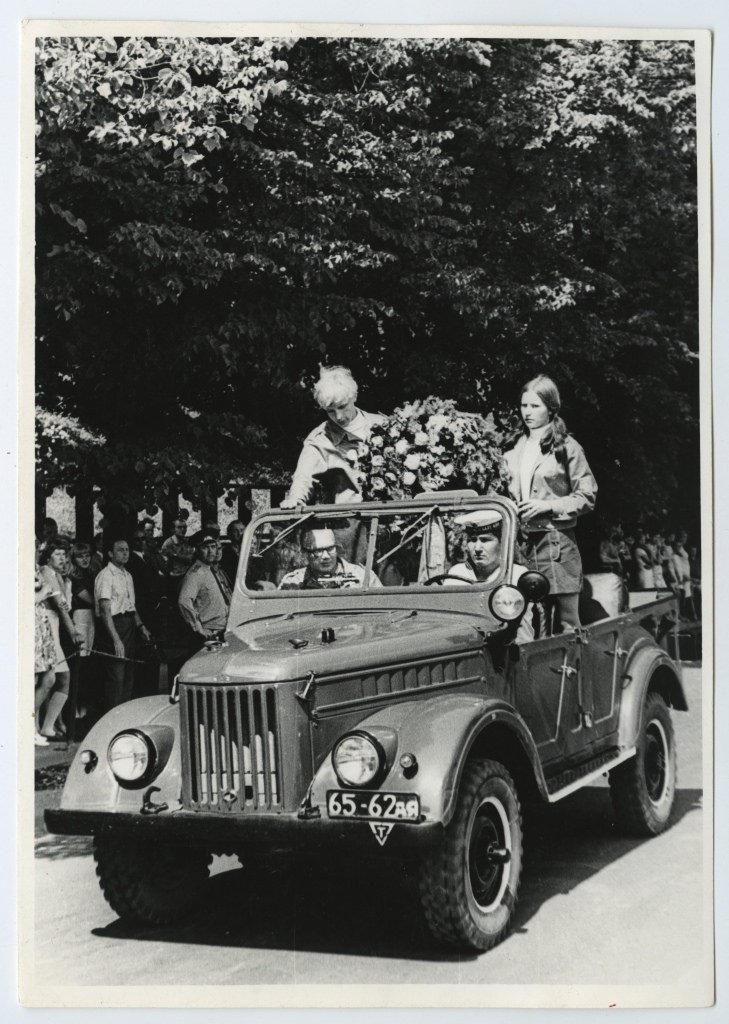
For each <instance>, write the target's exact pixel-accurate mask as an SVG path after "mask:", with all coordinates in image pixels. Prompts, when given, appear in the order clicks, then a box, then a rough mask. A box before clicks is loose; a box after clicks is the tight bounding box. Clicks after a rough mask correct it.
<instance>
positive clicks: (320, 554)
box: [278, 529, 382, 590]
mask: <svg viewBox="0 0 729 1024" xmlns="http://www.w3.org/2000/svg"><path fill="white" fill-rule="evenodd" d="M302 547H303V549H304V552H305V554H306V560H307V563H308V564H307V565H305V566H304V567H303V568H302V569H294V570H293V572H289V573H286V575H285V576H284V578H283V579H282V580H281V582H280V583H279V587H278V589H279V590H327V589H330V588H337V589H340V588H341V589H351V588H352V587H363V586H364V579H365V570H364V568H363V567H362V566H361V565H354V564H353V563H352V562H347V561H345V559H344V558H340V557H339V556H338V554H337V544H336V538H335V536H334V531H333V530H317V529H312V530H307V531H306V533H305V534H304V537H303V540H302ZM369 585H370V586H371V587H381V586H382V583H381V582H380V580H379V579H378V578H377V576H376V575H375V574H374V573H373V572H371V573H370V577H369Z"/></svg>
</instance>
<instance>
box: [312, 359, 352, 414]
mask: <svg viewBox="0 0 729 1024" xmlns="http://www.w3.org/2000/svg"><path fill="white" fill-rule="evenodd" d="M314 398H315V399H316V402H317V403H318V405H319V406H321V408H322V409H326V408H327V406H329V405H334V403H335V402H350V401H352V402H356V401H357V383H356V381H355V379H354V377H353V376H352V373H351V371H350V370H348V369H347V367H346V366H321V367H320V368H319V380H318V381H317V382H316V384H315V385H314Z"/></svg>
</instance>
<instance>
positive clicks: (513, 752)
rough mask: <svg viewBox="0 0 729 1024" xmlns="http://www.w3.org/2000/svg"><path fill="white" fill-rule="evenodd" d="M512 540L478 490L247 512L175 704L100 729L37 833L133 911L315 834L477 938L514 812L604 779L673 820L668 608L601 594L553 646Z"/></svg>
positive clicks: (140, 912) (451, 937) (513, 875)
mask: <svg viewBox="0 0 729 1024" xmlns="http://www.w3.org/2000/svg"><path fill="white" fill-rule="evenodd" d="M517 530H518V524H517V517H516V512H515V508H514V506H513V504H512V503H511V502H510V501H508V500H507V499H503V498H496V497H477V496H476V495H475V494H473V493H472V492H452V493H449V492H442V493H437V494H430V495H420V496H419V497H417V498H414V499H412V500H409V501H392V502H387V503H364V504H360V505H344V506H343V505H330V506H320V507H317V508H310V509H307V510H304V511H303V512H292V511H291V510H288V511H271V512H267V513H264V514H262V515H259V516H257V517H256V518H254V520H253V522H252V523H251V524H250V525H249V527H248V529H247V532H246V535H245V537H244V540H243V545H242V550H241V557H240V564H239V569H238V577H237V580H236V585H235V590H234V595H233V599H232V603H231V607H230V613H229V619H228V626H227V629H226V630H225V632H224V634H223V635H222V636H220V637H219V638H217V639H213V640H211V641H209V642H208V643H206V645H205V647H204V649H202V650H200V651H199V652H198V653H197V654H195V655H194V656H193V657H192V658H191V659H190V660H189V661H188V662H187V663H186V664H185V665H184V667H183V669H182V671H181V672H180V675H179V677H178V679H177V680H176V681H175V685H174V688H173V690H172V693H171V694H170V695H160V696H158V697H146V698H143V699H141V700H136V701H131V702H129V703H127V704H124V705H121V706H120V707H117V708H115V709H114V710H113V711H111V712H110V713H109V714H107V715H106V716H105V717H104V718H102V719H101V721H99V722H98V723H97V724H96V726H95V727H94V728H93V729H92V730H91V732H90V733H89V734H88V736H87V737H86V739H85V741H84V742H83V744H82V745H81V749H79V751H78V753H77V755H76V757H75V760H74V762H73V764H72V766H71V768H70V772H69V775H68V779H67V782H66V786H65V789H64V792H63V796H62V801H61V806H60V808H59V809H57V810H53V811H47V812H46V823H47V825H48V827H49V829H50V830H51V831H53V832H59V833H65V834H85V835H93V836H94V852H95V858H96V863H97V874H98V876H99V879H100V883H101V887H102V889H103V891H104V894H105V896H106V898H107V900H108V902H109V903H110V904H111V906H112V908H113V909H114V910H115V911H116V913H118V914H119V915H120V916H121V917H123V918H132V919H136V920H141V921H146V922H150V923H164V922H171V921H173V920H175V919H177V918H178V917H180V916H181V915H183V914H184V913H187V912H189V911H190V910H191V908H192V907H193V906H194V905H195V904H196V903H197V902H198V901H200V900H201V899H202V898H203V897H204V892H205V887H206V878H207V874H208V867H209V864H210V862H211V859H212V856H213V855H214V854H216V853H221V852H225V853H230V852H235V853H238V854H239V855H240V857H241V860H242V861H243V862H244V864H245V863H246V861H247V859H248V858H255V856H256V852H257V851H258V853H265V855H266V857H267V858H269V859H270V858H271V857H273V856H274V855H279V854H284V853H285V852H286V851H287V850H288V851H294V850H295V851H298V852H300V851H303V850H304V849H305V848H311V849H317V848H318V849H319V850H320V851H321V850H322V849H328V850H329V851H332V853H333V855H334V856H336V855H338V854H339V852H340V851H341V852H342V854H343V855H345V856H346V857H347V858H348V859H349V862H350V863H352V859H353V858H355V859H356V858H357V857H358V856H363V855H370V854H371V855H376V856H385V857H388V859H389V855H396V856H397V857H402V858H403V859H404V860H405V861H406V863H407V865H408V866H409V869H411V868H412V867H413V865H415V866H416V869H417V872H418V891H419V894H420V903H421V905H422V910H423V913H424V916H425V919H426V921H427V924H428V926H429V928H430V931H431V932H432V934H433V936H434V937H435V938H436V939H437V940H439V941H441V942H446V943H450V944H454V945H458V946H461V947H470V948H472V949H479V950H485V949H489V948H490V947H491V946H493V945H494V944H495V943H496V942H498V941H499V940H500V939H502V938H503V936H504V934H505V933H506V930H507V928H508V926H509V920H510V917H511V915H512V912H513V910H514V906H515V903H516V899H517V894H518V889H519V881H520V875H521V869H522V824H521V805H522V803H523V802H525V801H546V802H548V803H552V802H554V801H557V800H560V799H562V798H563V797H566V796H568V795H569V794H571V793H573V792H574V791H575V790H576V789H578V788H579V787H581V786H585V785H587V784H589V783H590V782H591V781H594V780H595V779H596V778H597V777H598V776H600V775H602V774H606V775H608V777H609V784H610V790H611V794H612V802H613V806H614V812H615V817H616V819H617V821H618V823H619V824H620V825H621V826H623V827H625V828H626V829H628V830H630V831H631V832H633V833H639V834H643V835H651V834H655V833H659V832H661V831H663V830H664V829H665V828H666V827H667V826H668V824H669V819H670V815H671V809H672V805H673V800H674V794H675V783H676V753H675V746H674V732H673V726H672V722H671V716H670V712H669V710H668V709H669V707H672V708H674V709H676V710H686V707H687V705H686V700H685V696H684V693H683V689H682V685H681V681H680V675H679V672H678V670H677V668H676V666H675V665H674V663H673V662H672V660H671V659H670V657H669V656H668V654H667V653H666V651H665V650H664V649H663V647H662V646H661V641H662V637H663V636H664V635H665V634H666V633H667V632H668V631H670V629H671V628H672V627H673V625H674V622H675V618H676V609H675V605H674V601H673V599H672V598H671V597H670V596H669V597H666V598H660V599H658V598H656V595H655V594H653V593H651V594H650V595H649V596H650V599H651V600H650V603H649V604H648V605H646V606H645V607H642V608H638V609H635V610H633V611H631V612H623V613H620V614H616V615H612V616H611V615H608V614H606V609H605V608H604V607H601V606H600V605H599V603H598V602H596V601H593V602H592V604H593V606H597V607H596V608H595V607H593V608H592V615H591V616H585V618H584V622H583V626H582V627H581V628H580V629H578V630H576V631H571V632H569V633H565V634H559V635H554V636H542V635H540V630H539V628H538V624H539V620H540V618H541V616H540V615H539V608H540V604H539V602H540V601H542V600H543V598H544V597H545V594H546V592H547V590H548V584H547V581H546V579H545V578H544V577H543V576H541V575H540V574H539V573H534V572H529V571H526V570H525V569H524V568H523V567H522V566H521V565H518V564H516V562H515V555H516V552H517V550H518V545H517ZM591 618H592V619H595V621H589V620H590V619H591ZM383 850H384V853H383Z"/></svg>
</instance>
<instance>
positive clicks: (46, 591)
mask: <svg viewBox="0 0 729 1024" xmlns="http://www.w3.org/2000/svg"><path fill="white" fill-rule="evenodd" d="M39 550H40V544H39V542H36V548H35V558H36V566H35V696H34V706H35V745H36V746H37V747H42V746H46V745H47V743H48V740H47V738H46V737H45V736H43V735H42V734H41V732H40V731H39V729H38V722H39V717H40V710H41V707H42V706H43V703H44V702H45V700H46V698H47V697H48V694H49V693H50V691H51V688H52V686H53V684H54V682H55V679H56V673H55V671H54V665H55V664H56V644H55V641H54V639H53V632H52V630H51V624H50V621H49V619H48V615H47V613H46V610H45V608H44V606H43V602H44V601H46V600H47V599H48V598H49V597H51V595H52V591H51V588H50V587H49V585H48V583H47V582H45V581H44V580H42V579H41V576H40V572H39V571H38V554H39Z"/></svg>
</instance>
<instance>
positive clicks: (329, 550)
mask: <svg viewBox="0 0 729 1024" xmlns="http://www.w3.org/2000/svg"><path fill="white" fill-rule="evenodd" d="M304 550H305V551H306V553H307V555H333V554H334V552H335V551H336V550H337V545H336V544H330V545H329V546H328V547H326V548H305V549H304Z"/></svg>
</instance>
